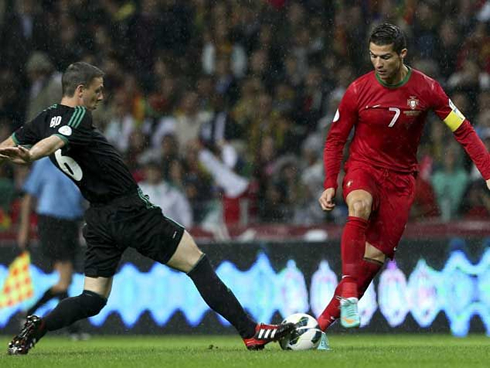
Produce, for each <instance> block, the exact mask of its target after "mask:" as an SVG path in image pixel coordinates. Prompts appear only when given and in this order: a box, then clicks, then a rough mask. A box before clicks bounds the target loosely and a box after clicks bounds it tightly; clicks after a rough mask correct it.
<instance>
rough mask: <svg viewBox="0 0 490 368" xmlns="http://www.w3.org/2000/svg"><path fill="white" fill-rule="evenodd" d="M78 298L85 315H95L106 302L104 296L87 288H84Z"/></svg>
mask: <svg viewBox="0 0 490 368" xmlns="http://www.w3.org/2000/svg"><path fill="white" fill-rule="evenodd" d="M78 298H79V303H80V304H81V306H82V308H83V310H84V312H85V314H86V317H93V316H96V315H97V314H99V312H100V311H101V310H102V308H104V307H105V305H106V304H107V299H106V298H104V297H102V296H101V295H99V294H97V293H94V292H93V291H89V290H84V291H83V293H82V294H80V295H79V296H78Z"/></svg>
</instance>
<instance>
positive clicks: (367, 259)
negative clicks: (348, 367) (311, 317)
mask: <svg viewBox="0 0 490 368" xmlns="http://www.w3.org/2000/svg"><path fill="white" fill-rule="evenodd" d="M385 259H386V256H385V255H384V254H383V253H382V252H381V251H380V250H378V249H376V248H375V247H373V246H372V245H371V244H369V243H368V242H366V248H365V252H364V258H363V259H362V260H361V262H360V264H359V270H358V278H357V293H358V297H359V299H361V298H362V296H363V295H364V293H365V292H366V290H367V288H368V287H369V285H370V283H371V281H372V280H373V279H374V277H375V276H376V275H377V273H378V272H379V270H380V269H381V268H382V267H383V264H384V261H385ZM344 282H345V279H343V280H341V281H340V282H339V284H338V285H337V288H336V289H335V292H334V295H333V297H332V299H331V300H330V303H329V304H328V305H327V307H326V308H325V310H324V311H323V312H322V314H321V315H320V316H319V317H318V324H319V325H320V328H321V330H322V331H326V330H327V329H328V328H329V327H330V326H331V325H332V324H333V323H334V322H335V321H337V320H338V319H339V318H340V300H341V295H342V292H341V290H342V286H343V284H344Z"/></svg>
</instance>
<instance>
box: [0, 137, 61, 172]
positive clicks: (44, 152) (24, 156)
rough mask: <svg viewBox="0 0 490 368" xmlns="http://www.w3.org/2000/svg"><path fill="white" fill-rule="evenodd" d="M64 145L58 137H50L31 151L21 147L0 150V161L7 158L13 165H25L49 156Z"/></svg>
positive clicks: (38, 143)
mask: <svg viewBox="0 0 490 368" xmlns="http://www.w3.org/2000/svg"><path fill="white" fill-rule="evenodd" d="M64 145H65V142H64V141H63V140H62V139H61V138H60V137H58V136H56V135H52V136H49V137H47V138H44V139H43V140H41V141H39V142H37V143H36V144H35V145H34V146H33V147H32V148H31V149H27V148H25V147H22V146H17V147H6V148H0V159H1V158H3V159H5V158H8V159H9V160H10V161H11V162H13V163H15V164H19V165H25V164H29V163H31V162H32V161H36V160H39V159H40V158H43V157H46V156H49V155H50V154H52V153H54V152H55V151H56V150H58V149H60V148H61V147H63V146H64Z"/></svg>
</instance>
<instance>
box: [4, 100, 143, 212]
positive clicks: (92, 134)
mask: <svg viewBox="0 0 490 368" xmlns="http://www.w3.org/2000/svg"><path fill="white" fill-rule="evenodd" d="M51 135H57V136H58V137H60V138H61V139H63V140H64V141H65V142H66V145H65V146H63V148H61V149H59V150H57V151H56V152H54V153H53V154H52V155H51V156H50V159H51V161H52V162H53V163H54V164H55V165H56V167H58V168H59V169H60V170H61V171H63V172H64V173H65V174H66V175H67V176H68V177H70V178H71V179H72V180H73V181H74V182H75V184H76V185H77V186H78V187H79V188H80V191H81V192H82V195H83V196H84V197H85V199H87V200H88V201H89V202H90V203H106V202H110V201H111V200H113V199H114V198H117V197H121V196H124V195H127V194H130V193H136V192H137V189H138V185H137V184H136V181H135V180H134V179H133V177H132V175H131V173H130V172H129V169H128V168H127V166H126V165H125V164H124V162H123V159H122V157H121V156H120V154H119V153H118V152H117V151H116V149H115V148H114V147H113V146H112V145H111V144H110V143H109V142H108V141H107V139H106V138H105V137H104V136H103V135H102V134H101V133H100V132H99V131H98V130H97V129H96V128H95V127H94V125H93V123H92V114H91V113H90V111H88V110H87V109H86V108H85V107H82V106H77V107H75V108H73V107H69V106H65V105H60V104H55V105H53V106H51V107H49V108H47V109H46V110H44V111H43V112H41V113H40V114H39V115H38V116H37V117H36V118H35V119H34V120H32V121H30V122H28V123H26V124H24V126H22V127H21V128H19V129H18V130H17V131H16V132H15V133H14V134H13V135H12V139H13V140H14V142H15V143H16V144H20V145H27V146H28V145H34V144H36V143H37V142H39V141H40V140H42V139H44V138H47V137H49V136H51ZM61 195H62V194H61V193H60V196H61Z"/></svg>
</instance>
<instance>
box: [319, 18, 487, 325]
mask: <svg viewBox="0 0 490 368" xmlns="http://www.w3.org/2000/svg"><path fill="white" fill-rule="evenodd" d="M369 54H370V57H371V62H372V64H373V66H374V71H371V72H370V73H368V74H365V75H363V76H362V77H360V78H358V79H357V80H355V81H354V82H353V83H352V84H351V85H350V86H349V87H348V88H347V90H346V92H345V95H344V97H343V98H342V101H341V102H340V105H339V108H338V110H337V112H336V114H335V117H334V119H333V123H332V126H331V129H330V132H329V134H328V137H327V140H326V143H325V149H324V168H325V175H326V176H325V182H324V188H325V191H324V192H323V193H322V195H321V197H320V199H319V202H320V205H321V207H322V209H323V210H325V211H330V210H332V209H333V208H334V206H335V203H334V198H335V192H336V191H337V176H338V174H339V171H340V166H341V161H342V151H343V148H344V145H345V143H346V141H347V138H348V137H349V134H350V132H351V130H352V128H355V130H354V135H353V139H352V143H351V145H350V150H349V157H348V160H347V162H346V164H345V168H344V169H345V177H344V180H343V184H342V189H343V197H344V200H345V201H346V203H347V206H348V208H349V216H348V218H347V223H346V225H345V228H344V231H343V234H342V240H341V255H342V280H341V281H340V283H339V285H338V286H337V289H336V290H335V294H334V296H333V298H332V300H331V301H330V303H329V304H328V306H327V307H326V308H325V310H324V311H323V313H322V314H321V315H320V316H319V318H318V322H319V324H320V327H321V329H322V330H324V331H325V330H326V329H327V328H328V327H329V326H330V325H331V324H332V323H333V322H334V321H335V320H337V319H338V318H339V317H340V320H341V324H342V326H343V327H346V328H351V327H358V326H359V325H360V319H359V313H358V308H357V303H358V300H359V299H360V298H361V297H362V295H363V294H364V292H365V291H366V289H367V288H368V286H369V284H370V283H371V281H372V279H373V278H374V276H375V275H376V274H377V273H378V271H379V270H380V269H381V267H382V266H383V264H384V262H385V259H386V258H393V257H394V255H395V251H396V247H397V245H398V242H399V241H400V238H401V236H402V234H403V231H404V229H405V225H406V223H407V220H408V215H409V211H410V206H411V205H412V202H413V200H414V193H415V176H416V175H417V159H416V153H417V148H418V145H419V142H420V137H421V135H422V130H423V126H424V123H425V118H426V116H427V113H428V111H429V110H433V111H434V112H435V113H436V114H437V115H438V116H439V118H440V119H441V120H443V121H444V123H445V124H446V125H447V126H448V127H449V128H450V129H451V131H452V132H453V134H454V137H455V138H456V140H457V141H458V142H459V143H460V144H461V145H462V146H463V147H464V149H465V150H466V152H467V153H468V155H469V156H470V157H471V159H472V161H473V162H474V163H475V164H476V166H477V167H478V169H479V170H480V173H481V174H482V176H483V178H484V179H485V180H486V183H487V187H489V188H490V157H489V154H488V152H487V150H486V149H485V146H484V145H483V143H482V141H481V140H480V139H479V137H478V136H477V134H476V133H475V131H474V129H473V127H472V126H471V124H470V123H469V121H468V120H466V119H465V117H464V116H463V114H462V113H461V112H460V111H459V110H458V109H457V107H456V106H454V104H453V103H452V102H451V100H450V99H449V98H448V96H447V95H446V93H445V92H444V91H443V89H442V88H441V86H440V85H439V83H437V82H436V81H435V80H433V79H432V78H429V77H428V76H426V75H424V74H423V73H421V72H419V71H417V70H415V69H412V68H410V67H409V66H407V65H405V64H404V61H403V60H404V58H405V56H406V55H407V49H406V40H405V36H404V34H403V33H402V31H401V30H400V29H399V28H398V27H397V26H395V25H392V24H388V23H384V24H381V25H379V26H377V27H376V28H375V29H374V30H373V32H372V34H371V37H370V39H369Z"/></svg>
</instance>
